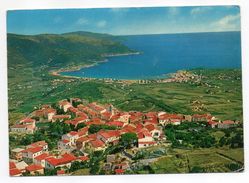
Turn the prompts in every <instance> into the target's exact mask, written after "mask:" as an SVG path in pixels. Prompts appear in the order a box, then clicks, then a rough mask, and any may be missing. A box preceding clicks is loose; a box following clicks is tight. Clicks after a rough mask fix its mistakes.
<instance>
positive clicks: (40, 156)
mask: <svg viewBox="0 0 249 183" xmlns="http://www.w3.org/2000/svg"><path fill="white" fill-rule="evenodd" d="M48 157H50V156H49V155H48V154H47V153H43V154H41V155H39V156H37V157H35V159H36V160H37V161H41V160H44V159H46V158H48Z"/></svg>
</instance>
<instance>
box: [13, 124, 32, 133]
mask: <svg viewBox="0 0 249 183" xmlns="http://www.w3.org/2000/svg"><path fill="white" fill-rule="evenodd" d="M10 131H11V132H16V133H27V134H33V133H34V131H35V127H33V125H29V124H16V125H13V126H11V127H10Z"/></svg>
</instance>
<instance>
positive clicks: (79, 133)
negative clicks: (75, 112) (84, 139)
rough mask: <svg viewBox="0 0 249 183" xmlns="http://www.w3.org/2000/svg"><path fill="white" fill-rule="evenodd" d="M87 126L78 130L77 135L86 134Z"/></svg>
mask: <svg viewBox="0 0 249 183" xmlns="http://www.w3.org/2000/svg"><path fill="white" fill-rule="evenodd" d="M88 129H89V127H84V128H81V129H79V130H78V136H79V137H81V136H84V135H87V133H88Z"/></svg>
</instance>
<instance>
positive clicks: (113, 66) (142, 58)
mask: <svg viewBox="0 0 249 183" xmlns="http://www.w3.org/2000/svg"><path fill="white" fill-rule="evenodd" d="M122 39H123V44H125V45H127V46H128V47H129V48H131V49H133V50H136V51H139V52H141V54H139V55H128V56H116V57H109V58H108V62H104V63H100V64H98V65H96V66H93V67H89V68H82V69H81V70H78V71H73V72H64V73H61V74H63V75H70V76H80V77H93V78H112V79H155V78H161V77H164V76H165V74H168V73H173V72H176V71H177V70H184V69H193V68H241V40H240V32H219V33H188V34H160V35H135V36H124V37H122Z"/></svg>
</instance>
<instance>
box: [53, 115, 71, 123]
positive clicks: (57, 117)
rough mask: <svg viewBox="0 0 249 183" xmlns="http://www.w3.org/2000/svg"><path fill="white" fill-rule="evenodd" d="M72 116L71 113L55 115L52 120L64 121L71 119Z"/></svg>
mask: <svg viewBox="0 0 249 183" xmlns="http://www.w3.org/2000/svg"><path fill="white" fill-rule="evenodd" d="M70 118H71V115H53V116H52V122H56V121H59V122H62V121H64V120H66V119H70Z"/></svg>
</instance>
